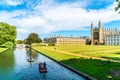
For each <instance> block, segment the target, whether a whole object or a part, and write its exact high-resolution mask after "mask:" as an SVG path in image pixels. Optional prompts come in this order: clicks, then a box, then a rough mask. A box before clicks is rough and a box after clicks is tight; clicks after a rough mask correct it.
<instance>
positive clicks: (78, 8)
mask: <svg viewBox="0 0 120 80" xmlns="http://www.w3.org/2000/svg"><path fill="white" fill-rule="evenodd" d="M114 1H115V0H1V1H0V22H6V23H8V24H11V25H15V26H16V27H17V38H16V39H22V40H23V39H25V38H27V36H28V35H29V34H30V33H32V32H34V33H37V34H38V35H39V37H40V38H42V39H43V38H45V37H50V36H52V35H61V36H64V37H65V36H67V37H69V36H71V35H72V36H75V37H79V36H90V25H91V22H93V24H94V27H97V26H98V22H99V20H100V21H101V22H102V26H103V28H105V27H107V28H110V29H114V28H117V29H119V30H120V14H118V12H115V10H114V8H115V6H116V5H117V3H116V2H114Z"/></svg>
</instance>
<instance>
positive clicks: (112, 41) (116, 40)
mask: <svg viewBox="0 0 120 80" xmlns="http://www.w3.org/2000/svg"><path fill="white" fill-rule="evenodd" d="M105 45H120V34H110V35H107V36H106V37H105Z"/></svg>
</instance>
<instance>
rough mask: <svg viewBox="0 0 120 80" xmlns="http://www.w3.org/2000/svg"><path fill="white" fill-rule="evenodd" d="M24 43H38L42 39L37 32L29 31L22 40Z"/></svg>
mask: <svg viewBox="0 0 120 80" xmlns="http://www.w3.org/2000/svg"><path fill="white" fill-rule="evenodd" d="M24 42H25V43H26V44H30V45H31V44H32V43H40V42H42V40H41V39H40V38H39V36H38V34H37V33H31V34H30V35H29V36H28V38H27V39H25V40H24Z"/></svg>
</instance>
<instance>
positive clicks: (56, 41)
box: [44, 37, 86, 45]
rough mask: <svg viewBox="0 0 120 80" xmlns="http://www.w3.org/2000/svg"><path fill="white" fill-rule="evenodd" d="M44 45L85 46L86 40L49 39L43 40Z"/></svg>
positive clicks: (70, 38)
mask: <svg viewBox="0 0 120 80" xmlns="http://www.w3.org/2000/svg"><path fill="white" fill-rule="evenodd" d="M44 42H45V43H54V44H57V45H70V44H82V45H85V44H86V39H84V38H77V37H50V38H45V39H44Z"/></svg>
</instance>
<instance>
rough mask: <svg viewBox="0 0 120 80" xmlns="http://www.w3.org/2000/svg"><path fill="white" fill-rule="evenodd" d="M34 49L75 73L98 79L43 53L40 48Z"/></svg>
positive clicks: (89, 78) (88, 78)
mask: <svg viewBox="0 0 120 80" xmlns="http://www.w3.org/2000/svg"><path fill="white" fill-rule="evenodd" d="M32 49H33V48H32ZM33 50H35V51H36V52H39V53H40V54H42V55H44V56H46V57H48V58H50V59H52V60H53V61H55V62H57V63H58V64H60V65H62V66H64V67H66V68H68V69H69V70H71V71H73V72H75V73H77V74H79V75H81V76H83V77H84V78H86V79H87V80H97V79H95V78H93V77H91V76H89V75H87V74H85V73H83V72H81V71H78V70H76V69H74V68H72V67H71V66H68V65H66V64H64V63H62V62H59V61H57V60H55V59H53V58H51V57H49V56H47V55H45V54H43V53H42V52H40V51H38V50H36V49H33Z"/></svg>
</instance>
